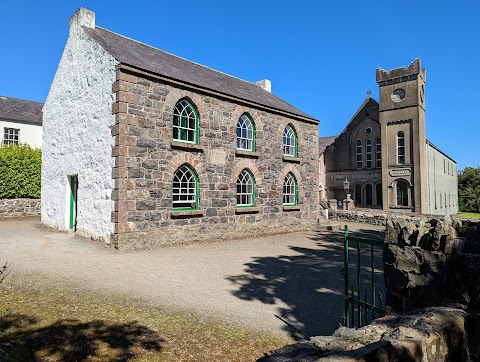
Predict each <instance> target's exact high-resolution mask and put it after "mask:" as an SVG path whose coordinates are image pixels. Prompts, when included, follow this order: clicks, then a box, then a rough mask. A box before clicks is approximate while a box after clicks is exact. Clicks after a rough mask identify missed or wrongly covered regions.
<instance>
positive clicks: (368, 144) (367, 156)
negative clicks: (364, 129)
mask: <svg viewBox="0 0 480 362" xmlns="http://www.w3.org/2000/svg"><path fill="white" fill-rule="evenodd" d="M365 159H366V161H367V168H372V141H371V140H367V141H366V142H365Z"/></svg>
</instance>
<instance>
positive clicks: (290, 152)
mask: <svg viewBox="0 0 480 362" xmlns="http://www.w3.org/2000/svg"><path fill="white" fill-rule="evenodd" d="M283 154H284V155H285V156H291V157H297V134H296V133H295V129H294V128H293V127H292V126H291V125H287V127H285V129H284V130H283Z"/></svg>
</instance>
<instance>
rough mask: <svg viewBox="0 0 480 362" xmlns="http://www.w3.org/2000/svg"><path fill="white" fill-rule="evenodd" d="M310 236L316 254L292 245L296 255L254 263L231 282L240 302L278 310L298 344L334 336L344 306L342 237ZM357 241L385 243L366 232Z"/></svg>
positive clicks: (379, 234)
mask: <svg viewBox="0 0 480 362" xmlns="http://www.w3.org/2000/svg"><path fill="white" fill-rule="evenodd" d="M307 235H308V237H309V238H310V239H311V240H312V241H314V242H315V244H314V245H312V248H305V247H297V246H293V245H292V246H289V248H290V249H291V250H292V251H294V252H296V254H295V255H283V256H278V257H253V260H252V261H251V262H249V263H247V264H245V266H246V267H245V273H244V274H240V275H234V276H229V277H228V278H227V280H229V281H230V282H232V283H233V284H234V285H235V286H236V288H237V289H236V290H234V291H232V293H233V295H235V296H236V297H238V298H240V299H243V300H257V301H260V302H262V303H265V304H279V307H278V313H277V315H276V316H277V318H278V317H279V318H280V319H282V320H283V321H284V322H286V323H285V327H284V330H285V331H286V332H287V333H289V335H290V336H291V337H292V338H294V339H297V340H301V339H305V338H308V337H309V336H316V335H330V334H332V333H333V332H334V331H335V330H336V329H337V328H338V326H339V324H340V321H341V316H342V312H343V305H344V280H343V274H342V273H341V269H342V268H343V232H341V231H333V232H332V231H322V232H310V233H308V234H307ZM352 235H353V234H352ZM354 235H355V236H358V237H369V238H376V239H382V240H383V237H384V233H383V232H379V231H372V230H367V229H365V230H359V231H355V234H354ZM292 244H294V240H292ZM382 282H383V278H382ZM274 317H275V316H273V315H272V318H274Z"/></svg>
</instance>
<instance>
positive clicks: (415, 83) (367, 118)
mask: <svg viewBox="0 0 480 362" xmlns="http://www.w3.org/2000/svg"><path fill="white" fill-rule="evenodd" d="M376 80H377V84H378V86H379V94H380V102H377V101H376V100H374V99H373V98H371V97H370V94H369V95H368V97H367V99H365V101H364V102H363V103H362V105H361V106H360V108H359V109H358V110H357V112H356V113H355V114H354V116H353V118H352V119H351V120H350V122H349V123H348V124H347V126H346V127H345V129H344V130H343V131H342V133H341V134H340V135H339V136H333V137H323V138H320V139H319V154H320V156H319V186H320V189H319V193H320V198H321V199H322V200H323V201H324V202H326V201H327V200H330V199H336V200H345V199H346V197H347V194H350V195H351V198H352V202H353V205H355V207H361V208H376V209H383V210H387V211H399V212H416V213H423V214H434V215H449V214H456V213H457V212H458V192H457V190H458V184H457V164H456V162H455V161H454V160H453V159H451V158H450V157H449V156H447V155H446V154H445V153H443V152H442V151H441V150H440V149H439V148H438V147H436V146H435V145H433V144H432V143H431V142H429V141H428V140H427V139H426V125H425V82H426V72H425V69H422V68H421V65H420V60H419V59H416V60H415V61H414V62H413V63H411V64H410V65H409V66H408V68H398V69H393V70H391V71H386V70H384V69H381V68H379V69H377V73H376ZM369 93H370V92H369ZM346 186H348V190H347V189H346V188H347V187H346ZM350 206H352V205H350Z"/></svg>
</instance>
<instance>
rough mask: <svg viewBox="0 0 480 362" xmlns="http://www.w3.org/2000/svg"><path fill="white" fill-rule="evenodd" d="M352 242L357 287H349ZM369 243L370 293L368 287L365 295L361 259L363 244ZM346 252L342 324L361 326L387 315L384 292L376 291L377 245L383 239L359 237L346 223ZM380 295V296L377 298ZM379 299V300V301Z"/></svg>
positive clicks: (344, 257)
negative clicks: (362, 289)
mask: <svg viewBox="0 0 480 362" xmlns="http://www.w3.org/2000/svg"><path fill="white" fill-rule="evenodd" d="M350 243H351V244H355V246H356V252H357V263H356V264H357V265H356V271H357V278H356V289H355V287H354V285H353V284H352V285H351V286H350V288H349V275H348V267H349V247H351V246H350ZM362 244H363V245H367V247H369V248H370V265H369V267H370V271H369V274H370V285H369V287H370V293H368V291H367V289H365V291H364V297H363V299H362V295H361V274H362V273H361V259H360V251H361V248H360V246H361V245H362ZM343 245H344V254H343V269H342V273H343V276H344V279H345V285H344V287H345V305H344V310H343V316H342V324H343V325H344V326H345V327H349V328H360V327H362V326H364V325H367V324H368V323H370V322H371V321H372V320H374V319H375V318H378V317H380V316H383V315H385V309H384V306H383V298H382V293H380V292H379V293H378V295H376V292H375V263H374V262H375V253H374V248H375V246H383V241H382V240H370V239H364V238H357V237H352V236H349V235H348V228H347V226H346V225H345V230H344V244H343ZM368 294H370V300H368V299H369V298H368ZM377 297H378V298H377ZM377 299H378V302H377Z"/></svg>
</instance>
